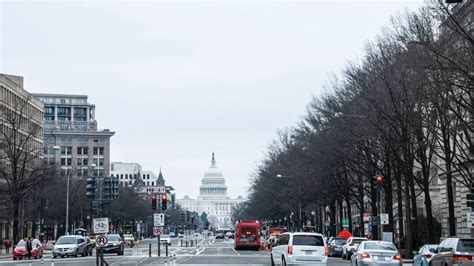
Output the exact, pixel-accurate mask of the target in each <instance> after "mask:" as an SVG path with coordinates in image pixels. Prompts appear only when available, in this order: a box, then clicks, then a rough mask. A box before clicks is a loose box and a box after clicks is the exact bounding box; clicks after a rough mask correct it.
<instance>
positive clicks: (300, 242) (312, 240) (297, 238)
mask: <svg viewBox="0 0 474 266" xmlns="http://www.w3.org/2000/svg"><path fill="white" fill-rule="evenodd" d="M293 245H294V246H324V240H323V238H322V237H321V236H317V235H294V236H293Z"/></svg>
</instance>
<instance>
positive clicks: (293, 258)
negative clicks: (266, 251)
mask: <svg viewBox="0 0 474 266" xmlns="http://www.w3.org/2000/svg"><path fill="white" fill-rule="evenodd" d="M327 251H328V250H327V247H326V242H325V241H324V237H323V235H321V234H316V233H284V234H281V235H280V237H279V238H278V241H277V243H276V246H275V247H273V249H272V253H271V255H270V257H271V263H272V265H285V266H286V265H288V264H291V265H293V264H311V265H327V261H328V256H327Z"/></svg>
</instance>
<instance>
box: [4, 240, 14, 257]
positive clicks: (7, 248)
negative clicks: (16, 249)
mask: <svg viewBox="0 0 474 266" xmlns="http://www.w3.org/2000/svg"><path fill="white" fill-rule="evenodd" d="M11 246H12V241H11V240H10V239H8V238H7V239H5V250H6V251H7V254H9V253H10V247H11Z"/></svg>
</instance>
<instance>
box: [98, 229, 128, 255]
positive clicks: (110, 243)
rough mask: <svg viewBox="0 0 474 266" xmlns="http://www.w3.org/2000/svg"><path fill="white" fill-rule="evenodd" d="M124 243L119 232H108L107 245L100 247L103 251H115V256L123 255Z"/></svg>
mask: <svg viewBox="0 0 474 266" xmlns="http://www.w3.org/2000/svg"><path fill="white" fill-rule="evenodd" d="M124 245H125V243H124V241H123V238H121V237H120V235H119V234H108V235H107V245H106V246H105V247H102V250H103V251H104V253H117V256H121V255H123V251H124V249H125V247H124Z"/></svg>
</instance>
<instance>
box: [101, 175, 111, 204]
mask: <svg viewBox="0 0 474 266" xmlns="http://www.w3.org/2000/svg"><path fill="white" fill-rule="evenodd" d="M103 180H104V187H103V191H104V199H111V198H112V179H111V178H110V177H108V176H106V177H103Z"/></svg>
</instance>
